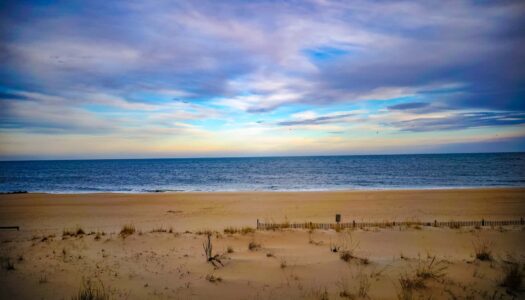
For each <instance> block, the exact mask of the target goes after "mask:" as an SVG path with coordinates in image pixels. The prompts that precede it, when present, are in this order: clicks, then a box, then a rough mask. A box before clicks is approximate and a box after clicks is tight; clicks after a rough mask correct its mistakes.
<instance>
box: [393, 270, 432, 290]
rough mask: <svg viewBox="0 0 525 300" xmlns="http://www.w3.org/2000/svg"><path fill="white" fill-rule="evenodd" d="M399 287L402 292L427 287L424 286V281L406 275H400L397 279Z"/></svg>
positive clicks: (420, 278) (417, 277)
mask: <svg viewBox="0 0 525 300" xmlns="http://www.w3.org/2000/svg"><path fill="white" fill-rule="evenodd" d="M399 285H400V286H401V290H404V291H412V290H418V289H424V288H426V287H427V286H426V285H425V279H423V278H422V277H419V276H414V275H411V274H408V273H404V274H401V276H400V277H399Z"/></svg>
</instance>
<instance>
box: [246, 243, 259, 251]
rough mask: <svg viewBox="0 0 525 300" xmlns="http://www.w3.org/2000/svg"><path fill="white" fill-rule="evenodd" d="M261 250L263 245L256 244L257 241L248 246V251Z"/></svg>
mask: <svg viewBox="0 0 525 300" xmlns="http://www.w3.org/2000/svg"><path fill="white" fill-rule="evenodd" d="M260 248H261V244H259V243H256V242H255V241H251V242H250V243H249V244H248V250H250V251H257V250H259V249H260Z"/></svg>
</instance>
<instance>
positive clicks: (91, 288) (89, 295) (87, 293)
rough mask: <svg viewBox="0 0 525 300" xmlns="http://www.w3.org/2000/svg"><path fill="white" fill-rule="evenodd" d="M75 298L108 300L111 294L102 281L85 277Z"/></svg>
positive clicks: (80, 299)
mask: <svg viewBox="0 0 525 300" xmlns="http://www.w3.org/2000/svg"><path fill="white" fill-rule="evenodd" d="M72 299H73V300H107V299H109V294H108V293H107V292H106V290H105V288H104V285H103V284H102V281H100V280H99V281H98V282H93V281H92V280H90V279H83V280H82V284H81V285H80V289H79V291H78V293H77V295H76V296H74V297H73V298H72Z"/></svg>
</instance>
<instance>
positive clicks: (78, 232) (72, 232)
mask: <svg viewBox="0 0 525 300" xmlns="http://www.w3.org/2000/svg"><path fill="white" fill-rule="evenodd" d="M84 234H86V232H85V231H84V229H82V227H80V226H77V227H76V228H74V229H67V228H64V230H62V239H66V238H68V237H82V236H83V235H84ZM48 238H49V237H48ZM48 238H46V240H47V239H48Z"/></svg>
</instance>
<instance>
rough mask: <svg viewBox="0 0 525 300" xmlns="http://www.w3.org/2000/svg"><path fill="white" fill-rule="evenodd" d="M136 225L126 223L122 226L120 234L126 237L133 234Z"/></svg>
mask: <svg viewBox="0 0 525 300" xmlns="http://www.w3.org/2000/svg"><path fill="white" fill-rule="evenodd" d="M135 231H136V230H135V226H134V225H133V224H126V225H124V226H122V229H121V230H120V236H121V237H122V238H123V239H125V238H126V237H128V236H130V235H132V234H134V233H135Z"/></svg>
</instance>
